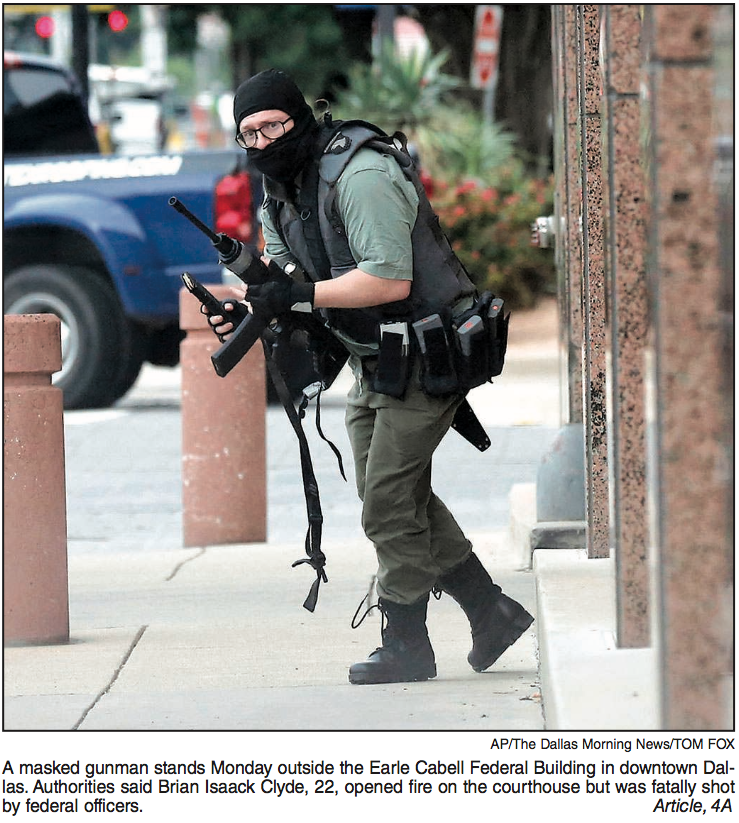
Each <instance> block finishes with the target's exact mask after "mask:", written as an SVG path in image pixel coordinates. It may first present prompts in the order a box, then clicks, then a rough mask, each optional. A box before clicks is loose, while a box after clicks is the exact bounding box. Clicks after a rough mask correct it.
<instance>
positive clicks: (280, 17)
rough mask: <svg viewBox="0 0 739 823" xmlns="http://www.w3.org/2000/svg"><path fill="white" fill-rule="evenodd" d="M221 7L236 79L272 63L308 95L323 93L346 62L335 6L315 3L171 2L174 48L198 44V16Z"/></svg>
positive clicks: (169, 29) (188, 48)
mask: <svg viewBox="0 0 739 823" xmlns="http://www.w3.org/2000/svg"><path fill="white" fill-rule="evenodd" d="M214 12H217V13H218V14H219V15H220V16H221V17H222V18H223V20H225V21H226V22H227V23H228V24H229V26H230V27H231V45H230V60H231V71H232V76H231V84H232V87H233V89H236V88H237V86H238V85H239V84H240V83H241V82H242V81H243V80H246V79H247V78H248V77H251V76H252V75H254V74H256V73H257V72H259V71H263V70H264V69H268V68H276V69H282V70H283V71H286V72H287V73H288V74H289V75H290V76H291V77H292V78H293V79H294V80H295V82H296V83H297V84H298V85H299V86H300V87H301V89H302V90H303V91H304V93H305V95H306V99H308V100H310V99H311V97H322V96H325V94H326V93H327V92H328V90H329V89H330V87H331V86H332V84H333V83H334V82H335V80H336V76H337V66H345V65H346V63H347V61H346V59H345V52H344V49H343V41H342V36H341V30H340V28H339V27H338V25H337V24H336V22H335V21H334V18H333V15H332V13H331V7H330V6H325V5H319V4H309V3H275V4H260V3H215V4H208V5H205V4H203V5H200V4H197V5H186V4H175V5H171V6H169V7H168V24H167V34H168V37H169V38H170V40H169V42H170V48H171V50H172V52H186V53H187V52H192V51H193V50H194V49H195V45H196V43H195V35H196V30H197V18H198V17H199V16H200V15H202V14H206V13H211V14H212V13H214Z"/></svg>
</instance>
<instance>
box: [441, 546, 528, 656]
mask: <svg viewBox="0 0 739 823" xmlns="http://www.w3.org/2000/svg"><path fill="white" fill-rule="evenodd" d="M437 586H438V588H440V589H441V590H442V591H444V592H447V594H450V595H451V596H452V597H453V598H454V599H455V600H456V601H457V603H459V605H460V606H461V607H462V610H463V611H464V613H465V614H466V615H467V618H468V619H469V621H470V626H471V628H472V651H471V652H470V653H469V654H468V655H467V661H468V662H469V664H470V666H472V668H473V669H474V670H475V671H476V672H482V671H485V669H487V668H488V667H489V666H492V665H493V663H495V661H496V660H497V659H498V658H499V657H500V656H501V654H503V652H504V651H505V650H506V649H507V648H508V647H509V646H512V645H513V644H514V643H515V642H516V640H518V638H519V637H520V636H521V635H522V634H523V633H524V632H525V631H526V629H528V627H529V626H530V625H531V624H532V623H533V622H534V618H533V617H532V616H531V615H530V614H529V613H528V612H527V611H526V609H524V607H523V606H522V605H521V604H520V603H517V602H516V601H515V600H512V599H511V598H510V597H508V596H507V595H505V594H503V592H502V591H501V589H500V586H496V585H495V583H493V581H492V580H491V579H490V575H489V574H488V573H487V571H486V569H485V567H484V566H483V565H482V563H481V562H480V560H479V558H478V557H477V555H476V554H475V553H474V552H473V553H472V554H470V556H469V557H468V558H467V560H465V561H464V563H462V564H461V565H459V566H457V567H456V568H455V569H452V570H451V571H450V572H447V573H446V574H444V575H442V576H441V577H440V578H439V581H438V583H437Z"/></svg>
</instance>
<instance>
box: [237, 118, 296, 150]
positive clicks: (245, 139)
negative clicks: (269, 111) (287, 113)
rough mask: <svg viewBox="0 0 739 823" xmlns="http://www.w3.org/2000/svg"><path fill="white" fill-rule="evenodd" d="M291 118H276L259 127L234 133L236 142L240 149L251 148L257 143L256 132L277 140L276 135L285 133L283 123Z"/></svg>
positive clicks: (280, 135) (268, 138) (279, 135)
mask: <svg viewBox="0 0 739 823" xmlns="http://www.w3.org/2000/svg"><path fill="white" fill-rule="evenodd" d="M291 120H292V117H288V118H287V120H283V121H282V122H280V121H279V120H276V121H275V122H274V123H267V124H265V125H264V126H262V128H261V129H247V130H246V131H240V132H239V133H238V134H237V135H236V142H237V143H238V144H239V145H240V146H241V148H242V149H253V148H254V146H256V145H257V135H258V134H261V135H262V137H266V138H267V140H277V138H278V137H282V135H283V134H284V133H285V123H289V122H290V121H291Z"/></svg>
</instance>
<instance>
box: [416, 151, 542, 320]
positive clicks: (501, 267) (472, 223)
mask: <svg viewBox="0 0 739 823" xmlns="http://www.w3.org/2000/svg"><path fill="white" fill-rule="evenodd" d="M521 168H522V167H521V166H520V165H518V164H517V163H515V162H514V163H511V164H509V165H507V166H506V167H505V168H503V169H501V170H500V171H499V173H498V174H497V175H496V181H495V185H489V184H483V183H481V182H479V181H478V180H466V181H464V182H462V183H460V184H458V185H455V184H452V183H449V182H446V181H443V180H433V181H432V185H431V187H430V191H431V202H432V204H433V206H434V208H435V210H436V213H437V214H438V215H439V220H440V222H441V226H442V228H443V230H444V232H445V234H446V235H447V237H448V238H449V242H450V243H451V244H452V248H453V249H454V251H455V252H456V254H457V256H458V257H459V259H460V260H461V261H462V263H463V264H464V266H465V268H466V269H467V271H468V272H469V275H470V277H471V278H472V280H473V281H474V282H475V285H476V286H477V287H478V289H479V290H481V291H482V290H485V289H489V290H490V291H492V292H494V293H495V294H496V295H497V296H498V297H502V298H503V299H504V300H505V301H506V303H507V305H508V307H509V308H530V307H532V306H534V305H535V304H536V302H537V299H538V297H539V296H540V295H541V294H545V293H551V292H553V291H554V290H555V284H556V275H555V269H554V255H553V251H552V250H551V249H540V248H537V247H535V246H532V245H531V242H530V241H531V224H532V223H533V222H534V221H535V220H536V218H537V217H540V216H542V215H548V214H551V213H552V210H553V204H552V192H553V188H552V181H551V180H538V179H534V178H531V177H527V176H525V175H524V174H523V172H522V170H521Z"/></svg>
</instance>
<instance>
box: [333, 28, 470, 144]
mask: <svg viewBox="0 0 739 823" xmlns="http://www.w3.org/2000/svg"><path fill="white" fill-rule="evenodd" d="M447 58H448V54H447V53H446V52H442V53H440V54H438V55H436V56H434V55H432V54H431V53H430V52H429V51H425V50H415V51H413V52H411V54H410V55H408V56H406V57H403V56H400V55H398V54H397V53H396V51H395V48H394V46H393V43H392V41H391V40H389V39H386V40H384V41H383V43H382V49H381V53H380V55H379V58H378V59H377V60H376V61H375V62H374V63H373V64H372V65H371V66H368V65H365V64H363V63H357V64H355V65H353V66H352V67H351V68H350V70H349V73H348V74H349V85H348V88H347V89H346V91H344V92H342V93H340V94H339V98H338V101H337V103H336V106H335V107H334V111H335V114H336V116H337V118H340V119H342V120H350V119H354V118H358V119H362V120H369V121H370V122H372V123H376V124H377V125H378V126H380V127H381V128H383V129H384V130H385V131H387V132H388V133H390V134H392V133H393V132H394V131H396V130H398V129H400V130H402V131H405V132H406V133H407V134H408V136H409V137H411V138H413V137H414V136H415V131H416V130H417V128H418V127H419V126H420V125H422V124H428V123H430V122H431V121H432V120H433V119H434V118H435V117H436V113H437V109H438V107H439V105H440V103H441V101H442V99H443V98H444V96H445V95H446V94H447V93H448V92H450V91H451V90H452V89H454V88H456V87H457V86H459V85H460V81H459V80H458V79H456V78H454V77H451V76H450V75H448V74H444V73H443V72H442V67H443V66H444V64H445V63H446V61H447Z"/></svg>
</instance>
